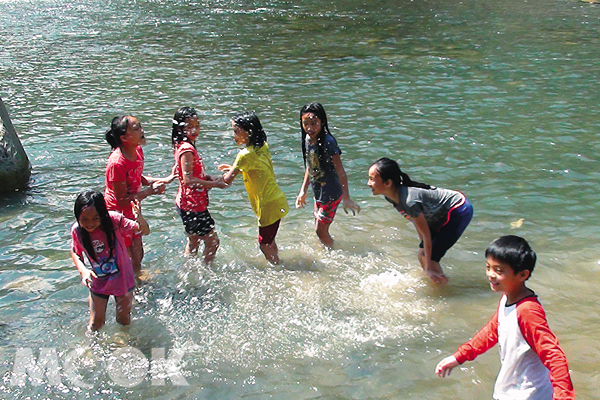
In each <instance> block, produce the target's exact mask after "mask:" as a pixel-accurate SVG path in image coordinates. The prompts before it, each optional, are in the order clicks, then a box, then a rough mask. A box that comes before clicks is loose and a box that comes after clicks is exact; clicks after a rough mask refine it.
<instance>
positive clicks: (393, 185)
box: [367, 157, 473, 284]
mask: <svg viewBox="0 0 600 400" xmlns="http://www.w3.org/2000/svg"><path fill="white" fill-rule="evenodd" d="M367 185H368V186H369V187H370V188H371V191H372V192H373V195H379V194H381V195H383V196H384V197H385V199H386V200H387V201H389V202H390V203H392V204H393V205H394V208H395V209H396V210H398V211H399V212H400V213H401V214H402V215H403V216H404V217H406V218H407V219H408V220H410V221H411V222H412V223H413V224H414V225H415V228H416V229H417V233H418V235H419V238H420V239H421V244H420V245H419V247H420V249H419V253H418V257H419V263H420V264H421V267H422V268H423V270H424V271H425V272H426V273H427V276H429V278H430V279H431V280H432V281H433V282H435V283H438V284H445V283H447V282H448V278H447V277H446V275H444V271H443V270H442V267H441V266H440V260H441V259H442V257H443V256H444V254H446V252H447V251H448V249H450V247H452V246H453V245H454V243H456V241H457V240H458V238H460V235H462V233H463V232H464V230H465V229H466V228H467V225H469V222H471V218H472V217H473V206H472V205H471V202H470V201H469V199H467V198H466V197H465V195H463V194H462V193H460V192H457V191H455V190H449V189H442V188H437V187H434V186H429V185H427V184H425V183H420V182H415V181H413V180H412V179H410V177H409V176H408V175H407V174H405V173H404V172H402V171H401V170H400V166H399V165H398V163H397V162H396V161H394V160H391V159H389V158H386V157H383V158H380V159H379V160H377V161H376V162H375V164H373V165H372V166H371V168H370V169H369V181H368V182H367Z"/></svg>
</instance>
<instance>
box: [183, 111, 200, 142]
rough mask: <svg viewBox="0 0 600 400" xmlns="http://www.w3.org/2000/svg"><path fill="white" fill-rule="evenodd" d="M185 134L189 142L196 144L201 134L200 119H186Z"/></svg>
mask: <svg viewBox="0 0 600 400" xmlns="http://www.w3.org/2000/svg"><path fill="white" fill-rule="evenodd" d="M183 132H184V133H185V136H186V137H187V138H188V141H189V142H191V143H193V142H195V141H196V138H197V137H198V135H199V134H200V122H199V121H198V117H190V118H186V120H185V126H184V127H183Z"/></svg>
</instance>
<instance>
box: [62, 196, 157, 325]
mask: <svg viewBox="0 0 600 400" xmlns="http://www.w3.org/2000/svg"><path fill="white" fill-rule="evenodd" d="M131 211H132V213H133V217H134V220H131V219H129V218H127V217H125V216H124V215H123V214H120V213H118V212H115V211H108V210H107V209H106V204H105V202H104V196H103V195H102V193H100V192H95V191H86V192H81V193H79V195H78V196H77V199H76V200H75V207H74V212H75V219H76V220H77V222H75V223H74V224H73V226H72V227H71V238H72V247H71V258H72V259H73V263H74V264H75V267H77V270H78V271H79V274H80V275H81V282H82V283H83V284H84V285H85V286H86V287H88V288H89V290H90V294H89V304H90V321H89V325H88V330H90V331H96V330H98V329H100V328H101V327H102V326H103V325H104V322H105V320H106V306H107V304H108V299H109V297H110V296H111V295H112V296H114V297H115V301H116V303H117V304H116V306H117V322H118V323H120V324H121V325H129V322H130V312H131V302H132V299H133V288H134V286H135V278H134V273H133V267H132V265H131V258H130V257H129V254H128V253H127V248H126V246H125V238H131V237H132V236H133V235H136V234H141V235H147V234H148V233H149V232H150V228H149V227H148V223H147V222H146V220H145V219H144V217H143V216H142V212H141V208H140V202H139V200H136V201H133V202H132V206H131ZM86 259H87V262H88V263H89V264H90V265H89V267H88V266H86V261H85V260H86Z"/></svg>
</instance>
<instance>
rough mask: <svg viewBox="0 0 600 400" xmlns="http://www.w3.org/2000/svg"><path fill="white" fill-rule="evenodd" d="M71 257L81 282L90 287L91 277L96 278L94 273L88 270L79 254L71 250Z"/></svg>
mask: <svg viewBox="0 0 600 400" xmlns="http://www.w3.org/2000/svg"><path fill="white" fill-rule="evenodd" d="M71 259H72V260H73V264H75V267H76V268H77V271H79V275H81V283H83V284H84V285H85V286H87V287H91V286H92V279H93V278H97V276H96V274H94V272H93V271H92V270H89V269H88V268H87V267H86V266H85V264H84V263H83V260H82V259H81V257H79V255H78V254H77V253H75V252H74V251H72V250H71Z"/></svg>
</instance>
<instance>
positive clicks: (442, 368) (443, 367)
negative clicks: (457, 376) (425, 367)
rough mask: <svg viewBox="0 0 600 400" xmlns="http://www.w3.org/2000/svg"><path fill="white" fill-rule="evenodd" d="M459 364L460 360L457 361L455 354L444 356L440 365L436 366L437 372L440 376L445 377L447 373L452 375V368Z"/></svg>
mask: <svg viewBox="0 0 600 400" xmlns="http://www.w3.org/2000/svg"><path fill="white" fill-rule="evenodd" d="M458 365H460V364H458V361H456V358H455V357H454V356H449V357H446V358H444V359H443V360H442V361H440V362H439V363H438V365H437V366H436V367H435V373H436V374H437V375H438V376H439V377H440V378H444V377H446V375H450V372H452V369H453V368H454V367H457V366H458Z"/></svg>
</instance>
